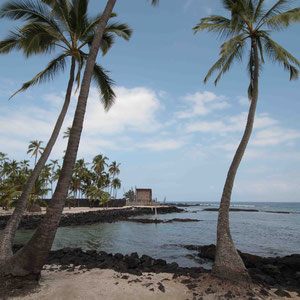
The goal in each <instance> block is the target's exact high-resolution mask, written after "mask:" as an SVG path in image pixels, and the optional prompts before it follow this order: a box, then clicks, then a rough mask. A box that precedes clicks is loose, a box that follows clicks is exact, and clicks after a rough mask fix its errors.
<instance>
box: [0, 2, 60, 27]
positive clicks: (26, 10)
mask: <svg viewBox="0 0 300 300" xmlns="http://www.w3.org/2000/svg"><path fill="white" fill-rule="evenodd" d="M0 18H8V19H11V20H23V21H31V22H46V23H48V24H51V26H53V27H54V28H56V29H57V30H59V28H58V26H57V24H56V23H55V22H54V20H53V19H51V18H50V14H49V10H48V9H47V6H45V5H43V4H42V3H40V1H34V0H26V1H16V0H15V1H9V2H7V3H5V4H4V5H2V7H1V8H0Z"/></svg>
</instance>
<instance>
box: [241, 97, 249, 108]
mask: <svg viewBox="0 0 300 300" xmlns="http://www.w3.org/2000/svg"><path fill="white" fill-rule="evenodd" d="M239 104H240V105H242V106H249V105H250V101H249V99H248V98H246V97H239Z"/></svg>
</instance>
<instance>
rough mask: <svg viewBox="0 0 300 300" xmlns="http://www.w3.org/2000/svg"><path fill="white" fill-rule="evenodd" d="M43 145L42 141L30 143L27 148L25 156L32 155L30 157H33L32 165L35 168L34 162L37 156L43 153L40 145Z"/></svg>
mask: <svg viewBox="0 0 300 300" xmlns="http://www.w3.org/2000/svg"><path fill="white" fill-rule="evenodd" d="M42 144H43V141H38V140H35V141H31V142H30V144H29V146H28V151H27V154H30V153H32V155H31V157H32V156H34V165H35V166H36V160H37V157H38V154H41V155H42V154H43V151H44V150H45V148H44V147H42V146H41V145H42Z"/></svg>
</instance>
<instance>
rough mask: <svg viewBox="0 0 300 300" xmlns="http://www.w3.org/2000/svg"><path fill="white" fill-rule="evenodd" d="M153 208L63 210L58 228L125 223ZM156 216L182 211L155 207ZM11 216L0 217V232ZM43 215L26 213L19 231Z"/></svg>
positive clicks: (150, 211)
mask: <svg viewBox="0 0 300 300" xmlns="http://www.w3.org/2000/svg"><path fill="white" fill-rule="evenodd" d="M154 208H155V206H133V207H131V206H130V207H128V206H125V207H115V208H107V209H106V208H94V209H93V208H92V209H90V208H75V209H72V208H71V209H69V208H64V212H63V214H62V217H61V220H60V223H59V227H66V226H80V225H90V224H95V223H112V222H117V221H126V220H127V219H128V218H129V217H135V216H141V215H153V214H154ZM156 209H157V213H158V214H169V213H175V212H176V213H180V212H183V211H184V210H183V209H179V208H177V207H176V206H156ZM10 215H11V214H6V215H0V230H2V229H4V228H5V225H6V223H7V222H8V219H9V218H10ZM44 215H45V212H43V213H27V214H25V215H23V217H22V220H21V222H20V226H19V229H35V228H36V227H37V226H38V225H39V223H40V221H41V219H42V218H43V216H44Z"/></svg>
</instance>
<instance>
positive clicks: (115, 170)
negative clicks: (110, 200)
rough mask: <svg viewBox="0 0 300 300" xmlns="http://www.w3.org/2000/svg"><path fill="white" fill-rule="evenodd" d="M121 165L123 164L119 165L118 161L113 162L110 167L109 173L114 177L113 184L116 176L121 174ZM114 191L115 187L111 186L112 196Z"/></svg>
mask: <svg viewBox="0 0 300 300" xmlns="http://www.w3.org/2000/svg"><path fill="white" fill-rule="evenodd" d="M120 165H121V164H117V162H116V161H113V162H112V163H111V164H110V165H109V167H108V172H109V174H111V175H112V182H113V181H114V179H115V176H116V175H119V174H120V169H119V167H120ZM112 189H113V186H112V185H111V189H110V196H112Z"/></svg>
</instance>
